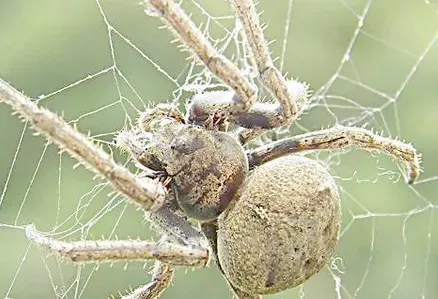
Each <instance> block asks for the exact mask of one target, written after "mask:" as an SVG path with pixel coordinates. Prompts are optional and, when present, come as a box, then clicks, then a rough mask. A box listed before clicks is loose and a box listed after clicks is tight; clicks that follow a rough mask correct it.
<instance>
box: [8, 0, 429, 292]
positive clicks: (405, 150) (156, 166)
mask: <svg viewBox="0 0 438 299" xmlns="http://www.w3.org/2000/svg"><path fill="white" fill-rule="evenodd" d="M147 4H148V5H149V6H150V8H151V9H152V11H153V12H154V15H155V16H159V17H161V18H162V19H163V21H164V22H165V23H166V24H167V25H168V26H169V27H170V28H172V31H173V32H174V33H175V34H176V35H177V36H178V38H179V39H180V41H182V42H183V44H184V45H186V46H187V47H188V48H190V50H191V51H192V52H193V54H194V55H195V56H196V57H197V59H198V61H201V62H203V63H204V64H205V67H206V68H208V69H209V70H210V72H211V73H212V74H213V75H215V76H216V77H217V78H218V79H220V81H222V83H224V84H225V85H227V86H228V87H229V89H227V90H223V91H213V92H211V91H210V92H205V93H204V94H202V95H196V96H195V97H194V98H193V100H192V103H191V104H190V106H189V107H188V109H187V114H188V115H187V117H184V116H183V115H182V114H181V113H180V112H179V111H178V109H177V108H176V107H175V106H173V105H167V104H158V105H157V106H155V107H154V108H152V109H148V110H147V111H145V112H144V113H142V115H141V117H140V119H139V123H138V125H137V126H135V127H134V128H133V129H131V130H129V131H125V132H122V133H121V134H120V135H119V136H118V144H119V145H120V146H121V147H123V148H125V149H127V150H128V151H129V152H130V153H131V155H132V156H133V157H134V158H135V160H136V161H137V162H138V163H137V164H138V165H139V167H140V168H141V169H142V170H144V173H143V174H141V175H140V176H134V174H132V173H131V172H129V171H128V170H127V169H125V168H124V167H122V166H120V165H118V164H117V163H115V162H114V161H113V159H112V158H111V156H110V155H108V154H107V153H106V152H104V151H103V150H102V149H101V148H99V147H96V146H94V144H93V143H92V142H90V141H89V140H88V139H87V138H86V137H84V136H83V135H82V134H80V133H79V132H77V131H76V130H75V129H74V128H72V127H71V126H69V125H68V124H67V123H66V122H64V121H63V120H62V119H61V118H59V117H57V116H56V115H54V114H53V113H51V112H49V111H47V110H45V109H41V108H39V107H38V106H37V105H36V103H34V102H33V101H30V100H29V99H28V98H26V97H25V96H24V95H22V94H21V93H19V92H18V91H16V90H14V89H13V88H12V87H10V86H9V85H8V84H6V83H5V82H3V81H1V80H0V101H5V102H6V103H7V104H9V105H11V106H12V107H13V109H14V110H15V111H17V112H18V113H19V114H20V115H21V116H22V117H24V118H25V119H27V120H29V121H31V122H32V124H33V126H34V128H35V129H36V130H37V131H38V132H41V133H43V134H44V135H45V136H46V137H47V138H48V139H49V140H53V141H54V142H55V143H56V144H58V145H59V146H60V147H61V148H62V149H63V150H67V151H68V152H69V153H70V154H72V156H73V157H75V158H76V159H78V160H79V161H80V162H81V163H83V164H86V165H87V166H88V167H91V168H92V169H94V171H95V172H97V173H99V174H101V175H102V177H104V178H105V179H107V180H108V181H109V182H110V183H111V184H112V185H113V186H114V188H115V189H116V190H117V191H119V192H121V193H122V194H124V195H126V197H127V199H128V201H130V202H131V203H133V204H135V205H136V206H137V207H139V208H140V209H142V210H144V211H145V212H146V214H148V216H149V219H150V220H151V221H152V222H154V225H155V226H156V227H158V228H159V230H160V232H161V233H162V239H161V240H160V242H158V243H156V242H146V241H141V240H138V241H136V240H119V241H96V240H93V241H80V242H72V243H68V242H62V241H57V240H53V239H50V238H47V237H45V236H44V235H42V234H41V233H39V232H38V231H36V230H35V228H34V227H33V226H29V227H27V228H26V234H27V237H28V238H29V239H30V240H31V241H32V242H34V243H36V244H39V245H41V246H43V247H46V248H48V249H49V250H50V251H52V252H56V253H58V254H60V255H61V256H63V257H66V258H69V259H70V260H72V261H75V262H78V261H81V262H99V261H120V260H123V261H128V260H142V261H144V260H145V259H155V260H156V263H155V269H156V271H155V270H154V274H153V283H152V284H149V285H144V286H142V287H140V288H138V289H137V290H136V291H134V292H133V293H132V296H131V295H129V296H128V297H126V298H156V297H157V296H159V294H161V292H162V291H163V290H164V289H165V288H167V287H168V286H169V285H170V279H171V276H172V273H173V270H172V269H171V267H170V265H176V266H178V265H179V266H181V265H185V266H205V264H206V262H207V261H208V259H209V257H210V256H213V257H215V258H216V260H217V261H218V266H219V268H220V269H221V271H222V273H223V274H224V276H225V277H226V280H227V281H228V282H229V284H230V286H231V289H232V290H233V291H234V293H235V294H236V296H237V297H238V298H239V299H244V298H246V299H255V298H257V299H258V298H260V296H259V295H260V294H267V293H275V292H279V291H281V290H285V289H288V288H291V287H294V286H297V285H299V284H301V283H303V282H304V281H306V280H307V279H308V278H309V277H311V276H312V275H314V274H315V273H317V272H319V271H320V270H321V269H322V268H323V267H324V265H327V263H328V262H329V261H330V258H331V256H332V254H333V252H334V249H335V247H336V244H337V241H338V234H339V227H340V207H339V194H338V191H337V187H336V184H335V183H334V180H333V178H332V177H331V175H330V174H329V173H328V172H327V170H326V169H325V168H324V167H322V166H321V165H320V164H319V163H318V162H316V161H313V160H310V159H307V158H304V157H302V156H298V155H292V154H296V153H297V152H305V151H309V150H336V149H344V148H345V147H356V148H360V149H365V150H373V151H379V152H384V153H386V154H388V155H390V156H392V157H393V158H395V159H398V160H399V161H402V162H404V163H405V165H406V166H407V168H408V170H409V172H408V177H407V178H408V182H409V183H413V182H414V181H415V179H416V178H417V177H418V175H419V173H420V158H419V155H418V154H417V153H416V150H415V149H414V148H413V147H412V146H411V145H410V144H406V143H403V142H401V141H398V140H393V139H390V138H385V137H381V136H379V135H377V134H375V133H374V132H373V131H370V130H366V129H363V128H355V127H340V126H336V127H333V128H329V129H323V130H319V131H311V132H308V133H306V134H302V135H297V136H293V137H289V138H284V139H281V140H277V141H275V142H270V143H267V144H265V145H262V146H259V147H257V148H254V149H251V150H248V149H246V150H244V146H245V143H246V142H247V141H248V140H250V139H252V138H254V137H257V136H258V135H259V134H261V133H263V132H264V131H266V130H269V129H272V128H278V127H282V126H286V125H290V124H291V123H293V122H294V121H295V120H296V119H297V118H298V117H299V116H300V114H301V113H302V112H303V111H304V110H305V109H304V107H305V106H306V105H307V104H308V102H309V100H310V99H309V98H308V96H309V94H310V92H309V91H308V86H307V84H305V83H302V82H298V81H296V80H288V79H286V78H285V77H284V76H283V74H282V73H281V72H280V70H279V69H277V68H276V67H275V65H274V61H273V59H272V58H271V56H270V51H269V48H268V44H267V43H266V41H265V39H264V36H263V30H262V26H261V24H260V22H259V19H258V13H257V11H256V9H255V4H254V3H253V1H252V0H231V1H230V4H231V6H232V7H233V10H234V12H235V14H236V19H237V20H238V21H239V23H240V24H241V26H242V30H243V33H244V34H243V35H244V39H245V40H244V43H243V44H245V46H246V47H247V50H248V53H249V56H251V59H249V61H250V64H251V65H252V67H253V68H254V70H255V71H257V75H258V78H257V80H256V81H255V80H254V78H253V77H252V76H251V78H247V76H246V74H245V72H241V71H240V70H239V69H238V67H237V66H236V65H235V64H234V63H233V62H232V61H230V60H228V59H227V58H226V57H225V56H224V55H222V54H221V53H219V52H218V51H217V50H216V49H215V48H214V46H213V45H212V44H211V43H210V42H209V40H208V39H207V38H205V36H204V35H203V33H202V31H201V30H200V29H199V28H197V27H196V25H195V24H194V23H193V22H192V21H191V20H190V18H189V16H188V15H187V14H185V12H184V11H183V10H182V9H181V8H180V7H179V5H178V4H177V3H175V2H174V1H173V0H148V1H147ZM148 11H149V10H148ZM251 73H252V72H251ZM254 83H260V85H261V86H263V88H264V89H265V90H266V91H268V94H269V95H271V96H272V98H273V99H276V100H277V103H274V102H264V103H261V102H257V101H256V100H257V98H258V93H257V92H258V89H259V87H261V86H256V85H255V84H254ZM228 123H231V124H234V125H235V126H236V127H240V129H241V131H240V132H238V135H239V136H237V134H236V132H228V126H227V125H228ZM248 169H250V170H251V171H249V170H248ZM156 178H160V179H161V180H156ZM162 179H164V180H162ZM161 183H164V184H161ZM169 187H171V188H169ZM187 216H188V217H192V218H194V219H197V220H200V221H201V222H202V223H201V228H202V232H201V231H199V229H198V228H196V227H194V226H193V225H192V223H191V222H190V221H187V219H186V217H187ZM206 239H208V242H209V244H210V247H208V246H207V242H206Z"/></svg>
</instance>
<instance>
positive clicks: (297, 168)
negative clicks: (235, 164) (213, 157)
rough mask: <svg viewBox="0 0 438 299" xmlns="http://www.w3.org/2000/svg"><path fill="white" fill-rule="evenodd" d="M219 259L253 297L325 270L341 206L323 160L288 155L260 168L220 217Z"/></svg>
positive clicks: (232, 276)
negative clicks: (317, 160) (321, 162)
mask: <svg viewBox="0 0 438 299" xmlns="http://www.w3.org/2000/svg"><path fill="white" fill-rule="evenodd" d="M218 224H219V231H218V258H219V262H220V264H221V266H222V268H223V270H224V273H225V275H226V276H227V278H228V279H229V281H230V282H231V283H232V284H233V285H234V286H235V287H237V288H239V289H241V290H243V291H245V292H247V293H250V294H267V293H276V292H279V291H282V290H285V289H288V288H292V287H295V286H297V285H300V284H301V283H303V282H304V281H306V280H307V279H308V278H309V277H311V276H312V275H313V274H315V273H317V272H319V271H320V270H321V269H322V268H323V267H324V266H325V265H326V264H327V263H328V262H329V261H330V258H331V256H332V254H333V252H334V249H335V247H336V245H337V241H338V235H339V227H340V203H339V194H338V190H337V186H336V184H335V181H334V179H333V178H332V176H331V175H330V174H329V173H328V172H327V170H326V169H325V168H324V167H323V166H321V165H320V164H319V163H318V162H316V161H314V160H310V159H308V158H305V157H302V156H293V155H291V156H285V157H282V158H278V159H276V160H273V161H270V162H268V163H266V164H263V165H262V166H260V167H258V168H256V169H255V170H254V171H253V172H252V173H251V174H250V177H249V178H248V179H247V180H246V181H245V182H244V184H243V186H242V187H241V189H240V190H239V191H238V193H237V195H236V200H235V202H233V206H232V207H230V209H228V210H227V211H226V212H225V213H223V214H222V215H221V216H220V217H219V219H218Z"/></svg>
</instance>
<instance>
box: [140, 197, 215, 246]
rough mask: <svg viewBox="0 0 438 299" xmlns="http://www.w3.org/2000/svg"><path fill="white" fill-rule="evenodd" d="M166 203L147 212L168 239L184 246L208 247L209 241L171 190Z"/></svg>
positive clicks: (155, 225) (148, 216)
mask: <svg viewBox="0 0 438 299" xmlns="http://www.w3.org/2000/svg"><path fill="white" fill-rule="evenodd" d="M168 198H169V199H168V200H167V201H166V203H165V204H164V205H163V206H162V207H161V208H160V209H159V210H157V211H155V212H152V213H149V212H148V213H147V218H148V219H149V221H150V222H151V223H152V226H154V227H155V228H156V229H157V230H158V231H160V232H162V233H164V234H165V235H166V236H167V238H168V240H169V241H170V242H172V243H176V244H179V245H182V246H197V247H203V248H206V247H207V241H206V240H205V237H204V235H203V234H202V232H201V231H199V230H198V229H196V228H195V227H193V226H192V224H191V223H190V222H189V221H188V220H187V218H186V217H185V216H184V215H183V213H182V212H181V211H179V208H178V206H177V203H176V201H175V198H174V197H173V193H172V192H170V193H169V196H168Z"/></svg>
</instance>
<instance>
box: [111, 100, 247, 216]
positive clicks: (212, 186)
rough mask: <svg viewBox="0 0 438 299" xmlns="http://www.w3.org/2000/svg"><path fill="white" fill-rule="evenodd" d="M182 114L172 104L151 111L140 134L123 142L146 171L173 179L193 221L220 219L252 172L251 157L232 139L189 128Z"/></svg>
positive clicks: (128, 135) (141, 121)
mask: <svg viewBox="0 0 438 299" xmlns="http://www.w3.org/2000/svg"><path fill="white" fill-rule="evenodd" d="M177 111H178V110H177V108H176V107H174V106H172V105H166V104H160V105H157V106H156V107H155V108H153V109H150V110H147V111H145V112H144V113H143V114H142V115H141V116H140V119H139V128H140V129H139V128H135V129H134V130H132V131H131V132H125V133H122V134H121V135H120V136H119V138H118V140H119V143H120V144H122V145H125V147H127V148H128V150H129V151H130V152H131V153H132V154H133V155H134V157H135V158H136V159H137V160H138V161H139V162H140V163H141V164H142V165H143V166H145V167H147V168H150V169H153V170H155V171H158V172H160V171H161V172H165V174H166V175H168V176H169V178H171V181H170V184H171V187H172V189H173V190H174V192H175V195H176V200H177V202H178V204H179V206H180V208H181V209H182V210H183V211H184V212H185V213H186V214H187V216H189V217H193V218H195V219H197V220H202V221H206V220H214V219H216V218H217V217H218V216H219V214H220V213H222V212H223V211H224V210H225V209H226V207H227V206H228V204H229V203H230V201H231V199H232V198H233V197H234V194H235V192H236V190H237V188H238V187H239V186H240V185H241V184H242V182H243V180H244V178H245V176H246V173H247V172H248V162H247V159H246V156H245V153H244V151H243V148H242V146H241V145H240V144H239V143H238V142H237V140H236V139H235V138H233V137H232V136H230V135H228V134H227V133H225V132H219V131H208V130H206V129H204V128H203V127H201V126H197V125H191V124H185V122H184V119H183V118H180V117H179V116H180V115H181V114H180V113H179V112H178V113H175V112H177ZM144 141H146V142H144ZM199 182H202V184H199Z"/></svg>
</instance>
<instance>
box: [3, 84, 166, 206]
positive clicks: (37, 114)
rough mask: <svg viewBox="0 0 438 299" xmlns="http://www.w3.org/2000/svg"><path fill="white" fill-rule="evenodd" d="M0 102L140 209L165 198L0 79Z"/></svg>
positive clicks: (160, 189) (158, 187)
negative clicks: (106, 181)
mask: <svg viewBox="0 0 438 299" xmlns="http://www.w3.org/2000/svg"><path fill="white" fill-rule="evenodd" d="M0 102H5V103H6V104H8V105H10V106H11V107H12V109H13V110H14V111H15V112H16V113H18V114H19V115H20V116H21V117H22V118H23V119H25V120H28V121H30V122H31V123H32V126H33V128H34V129H35V130H36V131H37V132H38V133H41V134H42V135H44V136H45V137H46V138H47V140H49V141H50V142H52V141H53V142H54V143H56V144H57V145H58V147H59V148H60V149H61V151H67V152H68V153H69V154H70V155H72V156H73V157H74V158H75V159H76V160H78V161H79V162H80V163H81V164H83V165H85V166H86V167H87V168H89V169H91V170H93V171H94V172H95V173H98V174H100V175H101V176H102V177H104V178H106V179H107V180H108V181H109V182H111V184H112V185H113V187H114V189H116V190H117V191H119V192H121V193H123V194H124V195H125V196H127V200H128V201H129V202H131V203H134V204H135V205H137V206H139V207H140V208H142V209H143V210H156V209H158V208H159V207H160V206H161V205H162V204H163V202H164V199H165V195H166V192H165V190H164V188H163V186H161V185H160V184H158V183H156V182H151V183H150V184H140V182H139V181H138V179H137V178H136V177H135V176H134V174H132V173H131V172H130V171H128V170H127V169H126V168H124V167H122V166H120V165H119V164H117V163H116V162H114V160H113V159H112V157H111V156H110V155H109V154H107V153H106V152H105V151H104V150H102V149H101V148H100V147H99V146H97V145H95V144H94V143H93V142H92V141H90V139H88V138H87V137H86V136H84V135H82V134H81V133H79V132H78V131H77V130H76V129H75V128H74V127H73V126H71V125H69V124H67V123H66V122H65V121H64V120H63V119H62V118H60V117H59V116H57V115H56V114H54V113H52V112H50V111H49V110H46V109H44V108H40V107H38V106H37V105H36V104H35V102H33V101H31V100H30V99H29V98H28V97H26V96H25V95H23V94H22V93H20V92H19V91H17V90H16V89H14V88H13V87H12V86H10V85H9V84H8V83H6V82H5V81H3V80H2V79H0Z"/></svg>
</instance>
